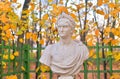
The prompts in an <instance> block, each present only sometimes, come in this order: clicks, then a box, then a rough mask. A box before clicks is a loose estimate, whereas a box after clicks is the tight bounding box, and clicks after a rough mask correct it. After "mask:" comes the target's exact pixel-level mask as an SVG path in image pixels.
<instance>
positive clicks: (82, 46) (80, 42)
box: [75, 41, 87, 49]
mask: <svg viewBox="0 0 120 79" xmlns="http://www.w3.org/2000/svg"><path fill="white" fill-rule="evenodd" d="M75 42H76V41H75ZM76 45H77V48H78V49H80V48H81V49H87V46H86V45H85V44H84V43H83V42H82V41H79V42H78V41H77V42H76Z"/></svg>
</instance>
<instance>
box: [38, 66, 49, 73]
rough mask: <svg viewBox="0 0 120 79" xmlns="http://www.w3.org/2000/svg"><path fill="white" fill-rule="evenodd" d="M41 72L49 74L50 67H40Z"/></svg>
mask: <svg viewBox="0 0 120 79" xmlns="http://www.w3.org/2000/svg"><path fill="white" fill-rule="evenodd" d="M40 70H41V71H42V72H47V71H50V67H48V66H46V65H43V64H42V65H40Z"/></svg>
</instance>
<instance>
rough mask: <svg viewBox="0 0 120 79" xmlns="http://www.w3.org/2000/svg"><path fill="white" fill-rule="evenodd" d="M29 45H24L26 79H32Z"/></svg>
mask: <svg viewBox="0 0 120 79" xmlns="http://www.w3.org/2000/svg"><path fill="white" fill-rule="evenodd" d="M29 60H30V59H29V45H27V44H25V45H24V63H23V64H24V67H25V71H24V73H23V74H24V79H30V73H29V71H30V62H29Z"/></svg>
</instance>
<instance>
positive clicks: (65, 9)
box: [58, 6, 68, 14]
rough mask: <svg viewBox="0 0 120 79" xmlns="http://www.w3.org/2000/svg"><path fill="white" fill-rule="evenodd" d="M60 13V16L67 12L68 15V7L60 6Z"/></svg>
mask: <svg viewBox="0 0 120 79" xmlns="http://www.w3.org/2000/svg"><path fill="white" fill-rule="evenodd" d="M58 11H59V14H61V13H62V12H65V13H66V14H68V9H67V7H64V6H58Z"/></svg>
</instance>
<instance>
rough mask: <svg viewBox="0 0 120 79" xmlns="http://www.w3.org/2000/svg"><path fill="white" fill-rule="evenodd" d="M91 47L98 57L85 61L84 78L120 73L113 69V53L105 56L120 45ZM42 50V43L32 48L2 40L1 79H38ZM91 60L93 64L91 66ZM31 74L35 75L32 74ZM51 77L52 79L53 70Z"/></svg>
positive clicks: (118, 48)
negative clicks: (7, 78)
mask: <svg viewBox="0 0 120 79" xmlns="http://www.w3.org/2000/svg"><path fill="white" fill-rule="evenodd" d="M89 49H95V54H96V57H95V58H92V57H91V58H89V59H88V60H86V61H85V62H84V65H83V68H82V70H81V72H80V73H81V74H83V75H84V78H82V79H101V78H103V79H109V77H110V75H112V74H113V73H120V70H114V69H113V62H114V58H113V57H112V55H109V56H107V57H105V56H104V54H105V51H114V50H116V49H117V50H120V46H111V45H108V46H101V45H100V44H98V43H97V44H96V46H91V47H89ZM41 50H42V48H41V46H40V45H37V48H32V47H31V46H30V45H27V44H23V45H22V46H21V47H17V46H15V45H13V46H10V45H5V44H4V42H2V44H1V45H0V79H5V77H6V76H9V75H17V77H18V79H38V76H39V75H40V73H41V71H40V70H39V71H37V72H36V68H38V67H39V66H40V63H39V58H40V51H41ZM15 51H19V56H17V57H16V56H14V57H15V58H14V59H13V60H12V59H11V54H12V55H14V52H15ZM100 52H102V57H100ZM103 52H104V53H103ZM4 55H6V56H7V55H8V58H7V57H6V59H5V58H4ZM89 62H91V63H92V64H93V65H91V66H90V64H89ZM89 67H91V68H89ZM31 74H33V75H32V76H31ZM33 76H34V78H33ZM81 76H82V75H81ZM90 76H91V77H90ZM50 79H52V72H51V71H50Z"/></svg>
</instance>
